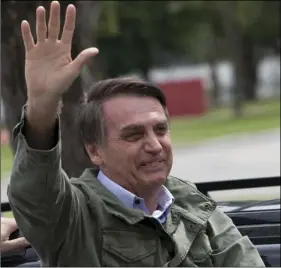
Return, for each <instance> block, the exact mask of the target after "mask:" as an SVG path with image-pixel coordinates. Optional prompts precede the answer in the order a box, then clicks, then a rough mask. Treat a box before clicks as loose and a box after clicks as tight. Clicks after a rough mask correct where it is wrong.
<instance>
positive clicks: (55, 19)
mask: <svg viewBox="0 0 281 268" xmlns="http://www.w3.org/2000/svg"><path fill="white" fill-rule="evenodd" d="M59 32H60V4H59V2H57V1H53V2H52V3H51V11H50V18H49V24H48V39H49V40H51V41H57V40H58V37H59Z"/></svg>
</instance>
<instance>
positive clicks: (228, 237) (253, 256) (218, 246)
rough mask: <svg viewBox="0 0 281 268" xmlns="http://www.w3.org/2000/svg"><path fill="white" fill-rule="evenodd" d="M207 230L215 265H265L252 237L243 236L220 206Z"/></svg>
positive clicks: (211, 218)
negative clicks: (251, 239)
mask: <svg viewBox="0 0 281 268" xmlns="http://www.w3.org/2000/svg"><path fill="white" fill-rule="evenodd" d="M207 230H208V235H209V239H210V244H211V247H212V249H213V252H212V254H211V258H212V261H213V265H214V266H215V267H229V266H231V267H249V266H250V267H265V265H264V263H263V261H262V258H261V257H260V255H259V252H258V250H257V249H256V247H255V246H254V245H253V244H252V242H251V241H250V239H249V238H248V237H247V236H242V235H241V233H240V232H239V230H238V229H237V227H236V226H235V225H234V224H233V222H232V220H231V219H230V218H229V217H228V216H227V215H226V214H225V213H223V212H221V211H220V210H219V209H218V208H216V209H215V211H214V212H213V214H212V216H211V217H210V219H209V221H208V227H207Z"/></svg>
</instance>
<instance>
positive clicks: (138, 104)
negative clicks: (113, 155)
mask: <svg viewBox="0 0 281 268" xmlns="http://www.w3.org/2000/svg"><path fill="white" fill-rule="evenodd" d="M103 112H104V116H105V120H106V121H107V124H108V126H109V127H110V126H114V127H115V128H118V129H121V128H123V127H125V126H128V125H131V124H138V125H153V124H156V123H158V122H160V121H163V120H166V119H167V118H166V114H165V112H164V110H163V107H162V105H161V104H160V102H159V101H158V100H157V99H154V98H152V97H146V96H144V97H140V96H117V97H114V98H112V99H109V100H107V101H105V102H104V104H103Z"/></svg>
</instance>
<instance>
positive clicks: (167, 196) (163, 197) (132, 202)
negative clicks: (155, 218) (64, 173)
mask: <svg viewBox="0 0 281 268" xmlns="http://www.w3.org/2000/svg"><path fill="white" fill-rule="evenodd" d="M97 178H98V180H99V181H100V182H101V183H102V184H103V185H104V186H105V187H106V188H107V189H108V190H109V191H110V192H112V193H113V194H114V195H115V196H116V197H117V198H119V199H120V201H121V202H123V204H124V205H125V206H127V207H128V208H137V209H141V210H143V211H145V212H147V213H148V210H147V208H146V206H145V204H144V200H143V198H140V197H137V196H136V195H135V194H133V193H131V192H129V191H128V190H126V189H125V188H123V187H122V186H120V185H119V184H117V183H115V182H114V181H112V180H111V179H109V178H108V177H107V176H106V175H105V174H104V173H103V172H102V171H101V170H100V171H99V173H98V176H97ZM136 200H138V201H137V202H136ZM173 202H174V197H173V195H172V194H171V193H170V191H169V190H168V189H167V188H166V187H165V186H164V185H162V186H161V188H160V190H159V192H158V208H157V211H158V212H160V213H158V214H159V215H160V216H161V215H162V214H163V213H165V212H167V210H169V208H170V206H171V205H172V203H173Z"/></svg>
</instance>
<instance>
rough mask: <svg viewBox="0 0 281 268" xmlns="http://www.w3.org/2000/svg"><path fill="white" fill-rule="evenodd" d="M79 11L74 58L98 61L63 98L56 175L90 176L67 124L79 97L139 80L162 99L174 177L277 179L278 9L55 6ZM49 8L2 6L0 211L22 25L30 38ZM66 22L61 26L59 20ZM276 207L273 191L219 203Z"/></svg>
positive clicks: (234, 4) (20, 97)
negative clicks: (93, 53)
mask: <svg viewBox="0 0 281 268" xmlns="http://www.w3.org/2000/svg"><path fill="white" fill-rule="evenodd" d="M70 3H71V4H74V5H75V6H76V7H77V23H76V31H75V35H74V39H73V47H72V55H73V57H75V56H76V55H77V54H78V53H79V52H80V51H81V50H82V49H85V48H87V47H90V46H96V47H98V48H99V50H100V54H99V55H98V56H97V57H96V58H95V59H94V60H93V61H92V62H91V63H90V64H89V65H88V66H87V67H85V68H84V69H83V72H82V73H81V76H80V77H79V78H78V79H77V80H76V81H75V82H74V83H73V85H72V87H71V88H70V90H69V91H68V92H67V93H66V94H65V96H64V97H63V101H64V108H63V112H62V139H63V152H62V157H63V167H64V169H65V170H66V172H67V173H68V174H69V176H79V175H80V174H81V172H82V171H83V170H84V168H86V167H88V166H90V163H89V161H88V159H87V158H86V157H85V156H84V155H83V151H82V150H81V148H79V145H78V139H77V135H76V129H75V126H74V125H73V118H74V117H75V113H76V112H77V110H78V109H79V105H80V102H81V100H82V99H83V96H84V93H86V92H87V88H89V85H91V84H92V83H94V82H96V81H99V80H101V79H104V78H108V77H118V76H138V77H142V78H145V79H148V80H150V81H153V82H155V83H157V84H158V85H160V86H161V87H162V88H163V90H164V91H165V93H166V96H167V98H168V108H169V111H170V114H171V132H172V139H173V144H174V155H175V161H174V166H173V169H172V175H175V176H179V177H181V178H183V179H187V180H190V181H192V182H198V181H213V180H230V183H231V180H233V179H241V178H253V177H264V176H280V2H279V1H199V0H198V1H62V2H61V9H62V15H63V16H64V14H65V9H66V6H67V5H68V4H70ZM49 4H50V1H32V2H31V1H2V3H1V5H2V8H1V35H2V38H1V67H2V68H1V201H5V200H6V198H7V197H6V186H7V184H8V182H9V173H10V171H11V168H12V163H13V154H14V152H15V146H14V144H13V143H12V142H11V130H12V129H13V128H14V126H15V125H16V123H17V122H18V121H19V120H20V116H21V108H22V106H23V105H24V104H25V102H26V98H27V97H26V85H25V79H24V60H25V59H24V47H23V42H22V38H21V33H20V24H21V21H22V20H23V19H26V20H28V21H29V22H30V23H31V26H32V30H33V34H35V29H34V26H35V10H36V8H37V7H38V6H39V5H43V6H45V7H46V8H47V9H48V8H49ZM62 19H63V20H64V17H62ZM277 196H279V197H280V189H278V188H276V187H275V188H274V187H272V188H267V189H266V190H264V189H260V190H259V191H254V190H244V191H243V192H241V191H240V192H239V194H237V193H236V194H235V195H234V194H233V195H229V193H226V194H224V195H219V196H216V198H218V199H227V198H228V199H229V198H232V199H233V198H236V199H241V198H251V199H261V198H263V199H266V198H274V197H277Z"/></svg>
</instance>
